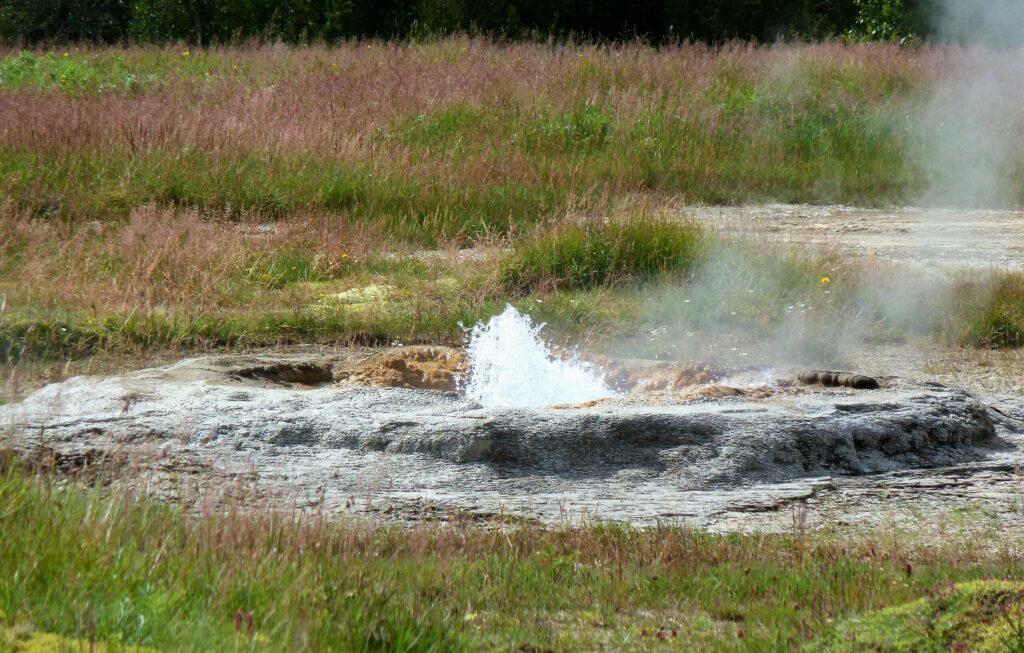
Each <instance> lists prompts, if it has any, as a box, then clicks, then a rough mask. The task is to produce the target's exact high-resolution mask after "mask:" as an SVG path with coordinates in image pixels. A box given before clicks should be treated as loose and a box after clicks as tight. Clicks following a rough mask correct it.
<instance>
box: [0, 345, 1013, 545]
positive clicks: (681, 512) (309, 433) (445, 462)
mask: <svg viewBox="0 0 1024 653" xmlns="http://www.w3.org/2000/svg"><path fill="white" fill-rule="evenodd" d="M401 358H403V357H401V356H398V357H397V358H396V356H394V355H392V354H389V353H388V352H383V353H378V354H376V355H375V356H374V357H370V358H367V357H366V356H365V354H363V355H360V354H359V353H357V352H342V353H339V354H338V355H336V356H316V357H309V356H305V357H304V356H293V357H251V356H228V357H211V358H201V359H190V360H186V361H182V362H180V363H177V364H175V365H171V366H168V367H163V368H156V369H151V370H143V371H140V372H136V373H132V374H127V375H123V376H117V377H109V378H89V377H77V378H73V379H70V380H68V381H66V382H64V383H61V384H55V385H51V386H48V387H46V388H44V389H42V390H40V391H38V392H37V393H35V394H33V395H31V396H30V397H28V398H27V399H26V400H25V401H24V402H22V403H21V404H15V405H11V406H6V407H0V420H2V424H3V425H4V428H5V429H6V430H7V432H8V434H9V440H10V442H11V444H12V446H13V447H14V449H15V450H16V452H17V453H18V454H19V455H21V456H23V457H25V458H29V459H40V460H42V459H49V460H50V461H52V464H54V465H57V466H59V467H64V468H69V469H81V468H83V467H88V466H93V467H97V466H105V467H108V468H109V467H112V466H113V467H115V468H116V470H117V471H116V473H117V474H118V475H119V476H120V477H121V478H123V479H135V481H136V482H138V483H142V482H145V483H146V484H148V487H150V488H153V489H154V491H156V492H158V493H162V494H166V495H168V496H173V497H175V498H183V499H189V496H185V495H190V496H191V497H193V498H194V497H197V496H199V495H203V494H204V493H205V494H208V493H210V492H213V491H219V490H218V489H219V488H230V491H228V492H227V495H229V496H232V497H235V498H239V497H246V498H247V500H249V499H255V498H261V497H276V498H277V499H283V500H285V501H289V502H295V503H297V504H298V505H319V506H322V507H325V508H327V509H328V510H331V511H371V512H374V511H379V510H391V511H392V512H396V513H397V514H399V515H411V514H414V513H417V512H420V511H422V510H424V509H425V507H426V506H429V507H430V508H429V510H431V511H434V512H438V513H439V514H442V515H447V514H453V513H456V512H461V513H464V512H483V513H498V512H503V511H504V512H512V513H518V514H522V515H524V516H527V517H530V518H537V519H541V520H544V521H555V520H560V519H564V518H566V517H569V518H573V517H581V516H583V515H589V516H596V517H599V518H609V519H621V520H626V521H630V522H635V523H651V522H655V521H664V520H683V521H686V522H688V523H692V524H696V525H707V526H713V527H714V526H719V527H724V528H729V527H751V526H753V527H757V526H758V525H768V526H772V525H773V524H775V523H776V522H778V512H779V510H780V506H783V505H786V504H787V503H789V502H793V501H804V500H809V499H810V500H813V499H812V497H814V496H815V495H819V496H820V494H821V492H822V491H823V490H824V489H827V488H835V487H840V486H842V485H843V484H844V483H846V484H849V483H858V482H864V481H865V479H872V480H873V481H877V480H878V479H881V478H884V477H885V476H884V475H886V474H888V475H890V476H891V477H892V478H903V479H904V481H905V479H906V477H907V474H917V475H919V476H920V475H921V474H924V475H925V476H927V475H928V474H937V475H940V476H941V475H943V474H945V475H947V476H948V474H949V473H950V471H949V470H951V469H952V470H970V469H977V470H982V471H984V470H989V472H991V469H993V466H995V467H996V468H998V469H1002V470H1004V471H1007V473H1010V472H1009V471H1008V470H1011V469H1012V468H1013V465H1014V464H1015V463H1014V461H1024V456H1022V454H1021V445H1022V444H1024V438H1022V437H1021V433H1022V428H1021V423H1020V422H1019V421H1018V420H1019V418H1020V416H1021V415H1022V414H1024V411H1022V410H1021V402H1019V401H1018V400H1015V399H1013V398H1001V399H998V398H992V397H989V398H981V397H977V396H974V395H971V394H969V393H966V392H963V391H960V390H957V389H953V388H948V387H944V386H941V385H938V384H929V383H923V382H916V381H909V380H901V379H884V380H883V381H882V383H881V384H880V385H881V387H880V388H878V389H856V388H849V387H841V386H836V387H826V386H824V385H805V384H802V383H799V382H797V381H796V379H795V378H789V377H786V376H780V377H778V378H777V379H776V380H775V381H774V382H772V383H769V384H767V385H758V386H757V387H756V388H755V390H756V392H755V391H745V390H742V389H739V390H737V391H735V392H728V391H723V390H722V388H727V389H728V388H731V386H723V385H720V384H719V385H712V384H710V383H707V381H708V380H710V379H711V378H713V377H715V376H716V375H708V376H706V377H701V376H700V375H696V376H695V378H700V379H701V380H700V381H695V382H694V385H693V386H691V387H688V388H685V387H684V388H679V387H670V388H668V389H667V390H666V385H665V384H658V387H659V389H660V391H661V392H660V394H659V393H651V392H643V393H639V394H624V395H622V396H619V397H616V398H612V399H607V400H601V401H596V402H589V403H587V404H583V405H576V406H555V407H540V408H529V409H487V408H483V407H481V406H480V405H479V404H477V403H475V402H473V401H471V400H468V399H466V398H464V397H463V396H461V395H460V394H459V393H457V392H455V391H452V390H451V389H450V387H449V383H450V382H451V379H452V378H453V376H454V375H457V374H458V365H459V360H460V359H459V358H458V356H451V357H449V356H448V354H446V353H445V352H440V353H438V352H434V353H433V354H431V355H429V356H427V357H424V356H423V355H420V354H417V355H413V356H410V357H406V358H408V360H402V361H399V362H396V360H398V359H401ZM438 360H441V361H442V363H443V364H436V362H437V361H438ZM373 361H377V363H381V362H382V361H383V366H381V365H377V364H376V363H374V362H373ZM445 361H447V362H445ZM634 367H635V366H634ZM396 368H397V369H396ZM617 369H618V371H619V374H620V376H621V375H622V371H621V366H620V367H619V368H617ZM381 370H391V371H392V372H394V374H390V375H389V374H380V373H379V372H380V371H381ZM627 376H628V375H627ZM359 379H364V380H367V382H368V383H369V384H370V385H360V384H359V383H358V381H359ZM381 379H385V380H384V381H382V380H381ZM387 379H390V380H387ZM395 385H397V386H403V387H391V386H395ZM429 388H443V389H429ZM734 390H736V389H735V388H734ZM926 470H935V471H933V472H928V471H926ZM942 470H945V471H942ZM964 473H967V474H969V473H970V472H969V471H965V472H964ZM979 473H980V472H979ZM879 475H882V476H879ZM925 484H926V485H927V483H925ZM183 488H190V489H187V490H186V489H183ZM854 508H856V506H853V507H851V508H850V509H849V510H847V511H846V512H847V513H850V512H851V511H853V510H854ZM762 513H763V514H764V515H765V517H764V518H763V519H758V518H755V517H752V515H758V514H762ZM773 513H775V514H774V515H773ZM737 515H743V518H742V519H740V518H737ZM776 525H777V524H776Z"/></svg>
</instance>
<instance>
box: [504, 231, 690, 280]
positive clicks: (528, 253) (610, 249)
mask: <svg viewBox="0 0 1024 653" xmlns="http://www.w3.org/2000/svg"><path fill="white" fill-rule="evenodd" d="M702 245H703V233H702V231H701V229H700V227H698V226H697V225H695V224H689V223H684V222H680V221H678V220H676V221H673V220H671V219H668V218H666V217H659V216H657V215H645V214H643V213H635V214H633V215H631V216H629V217H626V218H624V219H623V218H612V219H609V220H597V221H566V222H563V223H562V224H560V225H556V226H555V227H553V228H552V227H548V228H541V229H538V230H537V232H536V233H535V234H534V235H533V236H532V237H529V238H527V239H525V240H523V241H521V242H519V243H517V245H516V247H515V248H514V250H513V252H512V254H511V255H510V256H509V257H508V258H507V259H506V260H505V261H504V262H503V264H502V269H501V271H500V273H499V274H500V278H501V282H502V284H503V286H504V287H505V288H506V289H507V290H508V291H510V292H512V293H520V294H521V293H525V292H530V291H536V290H538V289H544V290H546V291H552V290H557V289H560V288H561V289H565V290H578V289H585V288H591V287H594V286H602V285H603V286H612V285H623V284H628V283H638V282H644V281H650V280H651V279H654V278H656V277H658V276H659V275H670V274H671V275H674V276H675V278H677V279H678V278H681V275H684V274H685V273H686V272H688V271H690V272H692V271H693V270H694V269H695V268H696V267H697V265H698V264H699V262H700V257H701V254H702V252H701V249H702Z"/></svg>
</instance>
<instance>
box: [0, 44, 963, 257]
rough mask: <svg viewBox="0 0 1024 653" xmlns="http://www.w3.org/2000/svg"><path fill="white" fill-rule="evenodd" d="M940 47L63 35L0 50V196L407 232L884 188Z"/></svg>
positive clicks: (905, 177) (34, 208)
mask: <svg viewBox="0 0 1024 653" xmlns="http://www.w3.org/2000/svg"><path fill="white" fill-rule="evenodd" d="M947 65H948V62H947V61H946V58H945V57H944V53H943V52H942V51H941V50H938V49H930V48H920V49H900V48H898V47H896V46H891V45H885V44H872V45H848V44H841V43H829V44H821V45H776V46H764V47H756V46H750V45H743V44H733V45H728V46H725V47H722V48H709V47H706V46H702V45H692V44H691V45H680V46H673V47H666V48H663V49H659V50H654V49H650V48H646V47H642V46H638V45H621V46H609V47H597V46H582V47H547V46H540V45H494V44H491V43H488V42H486V41H483V40H474V39H465V38H453V39H448V40H443V41H437V42H429V43H423V44H414V45H398V44H383V43H378V42H368V43H360V44H346V45H342V46H340V47H337V48H330V49H328V48H321V47H312V48H303V49H292V48H283V47H271V46H266V47H243V48H214V49H209V50H196V49H193V50H182V49H180V48H178V49H169V48H165V49H160V48H154V47H144V48H140V47H135V48H128V49H84V50H79V49H72V50H70V51H69V52H68V56H67V57H65V56H64V53H63V52H60V51H58V52H53V53H43V52H38V53H34V54H32V53H30V54H25V53H20V54H19V53H16V52H13V51H12V52H9V54H8V56H7V57H6V58H3V59H0V71H4V72H3V74H0V115H2V116H3V117H4V123H5V130H4V131H3V133H2V134H0V192H2V193H3V194H4V195H5V196H6V197H7V198H8V199H9V201H12V202H13V203H14V204H15V205H16V206H17V207H18V208H20V209H24V210H27V211H30V212H32V213H33V214H37V215H44V216H53V217H60V218H62V219H65V220H70V221H80V220H85V219H100V220H106V219H110V218H112V217H113V218H121V219H123V218H124V217H125V216H126V215H127V214H128V213H129V212H130V210H131V209H132V208H133V207H135V206H137V205H140V204H144V203H146V202H150V201H154V202H158V203H161V204H165V203H176V204H183V205H189V206H194V207H196V208H199V209H201V210H204V211H211V212H214V213H217V212H225V211H255V212H260V213H262V214H265V215H266V216H267V217H268V218H274V217H279V216H282V215H286V214H289V213H291V212H294V211H298V210H318V209H322V210H329V211H332V212H338V213H343V214H345V215H347V216H348V217H349V219H350V220H351V221H353V222H373V223H376V224H382V225H384V226H385V227H386V228H387V230H388V232H389V233H391V234H393V235H395V236H398V237H401V238H405V239H411V240H415V241H419V242H423V243H431V242H437V241H438V240H445V239H451V238H459V239H463V240H467V241H471V240H474V239H476V238H479V237H480V236H487V235H492V234H494V233H506V232H508V231H510V230H515V229H521V228H524V227H529V226H530V225H532V224H534V223H536V222H537V221H538V219H540V218H544V217H547V216H548V215H550V214H551V213H556V214H557V213H558V212H559V211H560V210H562V209H563V208H564V207H565V206H566V204H567V203H570V202H575V203H581V202H583V203H587V202H589V203H591V204H592V206H593V208H595V209H601V208H603V202H604V200H605V199H606V198H607V197H609V196H613V195H618V194H623V193H632V192H653V193H660V194H671V195H674V196H679V197H681V198H684V199H685V200H688V201H695V202H696V201H704V202H729V203H733V202H747V201H765V200H781V201H807V202H851V203H860V204H872V205H874V204H886V203H892V202H900V201H905V200H907V199H908V198H913V197H916V196H917V194H918V193H919V191H920V189H921V187H922V185H923V184H924V183H925V180H924V179H923V178H922V175H921V173H920V171H918V170H916V168H915V165H914V163H913V161H914V157H913V156H911V154H913V152H914V148H915V147H916V143H915V140H914V135H913V132H912V130H909V129H908V127H909V124H908V120H909V118H908V112H907V106H908V105H912V104H913V103H914V102H915V99H916V98H917V97H918V96H919V95H920V94H922V93H924V92H926V90H927V88H928V86H929V84H930V83H931V82H932V81H933V80H935V79H937V78H939V77H941V76H942V75H943V71H944V70H945V67H946V66H947Z"/></svg>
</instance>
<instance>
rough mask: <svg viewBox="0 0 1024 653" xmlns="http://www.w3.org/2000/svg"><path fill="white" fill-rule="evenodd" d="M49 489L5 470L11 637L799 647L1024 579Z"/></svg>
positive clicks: (689, 534) (299, 644) (400, 645)
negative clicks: (926, 602)
mask: <svg viewBox="0 0 1024 653" xmlns="http://www.w3.org/2000/svg"><path fill="white" fill-rule="evenodd" d="M54 480H55V479H49V478H41V479H37V478H33V477H32V476H29V475H26V474H25V473H23V472H19V471H15V470H8V471H6V472H4V474H3V476H0V506H3V508H2V509H0V535H2V537H0V615H3V616H2V617H0V621H2V625H3V627H5V628H16V627H19V624H20V625H21V626H20V627H21V628H22V629H23V630H34V631H41V632H51V633H55V634H58V635H61V636H65V637H69V638H78V639H86V638H87V637H88V636H89V630H90V628H92V629H94V637H95V639H96V640H98V641H101V642H107V643H121V644H123V645H139V646H147V647H152V648H155V649H158V650H164V651H172V650H190V651H202V650H328V649H331V650H363V651H458V650H513V649H515V648H516V647H524V648H525V647H534V648H535V649H537V650H549V649H550V650H555V651H563V650H564V651H570V650H580V649H593V648H613V649H615V648H636V647H641V646H642V647H644V648H654V649H655V650H658V649H659V648H666V649H667V648H683V649H688V650H692V649H694V648H702V649H709V650H722V651H730V650H736V651H741V650H742V651H749V650H755V651H759V650H777V649H779V648H785V649H789V650H792V649H794V648H798V647H799V646H800V645H801V644H802V643H806V642H808V641H810V640H812V639H814V638H816V637H825V636H828V634H829V633H831V632H833V623H832V622H833V621H834V620H842V619H844V618H847V617H850V616H851V615H855V614H859V613H862V612H866V611H869V610H873V609H876V608H877V607H878V606H879V605H882V604H884V605H886V606H891V605H899V604H903V603H906V602H909V601H913V600H915V599H918V598H921V597H924V596H927V593H928V591H929V590H930V589H931V588H932V587H934V586H935V585H936V584H937V583H939V582H940V581H946V580H952V581H956V582H961V581H969V580H976V579H980V578H984V577H989V576H995V577H1005V578H1020V575H1021V573H1022V566H1021V562H1020V560H1019V558H1017V557H1015V556H1013V555H1009V554H1004V553H998V552H996V553H984V552H983V548H969V547H968V548H965V547H963V546H962V543H960V542H956V543H954V542H949V543H948V548H947V547H945V546H939V547H938V548H929V549H914V548H908V547H904V546H902V545H900V543H899V542H900V539H899V538H898V537H893V536H892V534H879V535H878V536H875V535H872V534H865V535H864V536H863V537H858V538H854V539H850V538H842V539H835V540H833V539H830V538H829V537H828V536H826V535H768V536H765V535H712V534H707V533H701V532H695V531H690V530H686V529H680V528H670V527H662V528H656V529H635V528H629V527H623V526H615V525H592V526H589V527H585V528H553V529H541V528H538V527H534V526H529V525H526V526H521V527H516V528H513V529H511V530H498V531H494V530H478V529H476V528H473V527H469V526H438V525H430V524H429V523H424V524H421V525H419V526H417V527H415V528H414V529H412V530H402V529H397V528H391V527H387V526H380V525H370V524H368V523H363V522H360V521H357V520H344V519H342V520H336V519H332V518H328V517H327V516H326V515H320V514H308V513H307V514H304V515H302V514H297V513H292V514H281V513H273V512H270V511H267V510H265V509H256V510H255V511H248V512H241V511H235V510H232V511H228V512H219V511H214V512H209V513H204V514H200V515H191V516H190V515H188V514H185V513H183V512H182V511H181V510H180V509H177V508H173V507H169V506H167V505H164V504H160V503H155V502H151V501H148V500H144V499H132V498H129V497H125V496H123V495H119V494H118V493H116V492H111V491H109V490H102V489H92V490H82V489H76V487H75V486H73V485H65V484H61V483H55V482H54ZM954 555H955V556H956V562H955V563H954V562H953V556H954ZM908 557H909V558H912V559H913V560H914V572H913V574H912V575H910V576H909V577H908V576H907V574H906V573H905V570H904V566H905V564H904V560H906V559H908ZM249 613H251V614H252V621H253V628H252V631H251V632H250V631H249V628H248V626H247V623H246V621H245V619H246V615H247V614H249ZM236 615H239V616H237V617H236ZM659 629H661V631H662V636H663V637H664V638H665V641H662V640H661V639H659V636H658V635H657V633H658V631H659ZM2 630H3V629H2V628H0V632H2Z"/></svg>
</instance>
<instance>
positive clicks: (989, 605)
mask: <svg viewBox="0 0 1024 653" xmlns="http://www.w3.org/2000/svg"><path fill="white" fill-rule="evenodd" d="M807 650H814V651H834V652H840V651H878V652H880V653H882V652H885V653H888V652H892V653H897V652H904V651H906V652H908V653H909V652H911V651H978V652H988V651H991V652H995V651H1002V652H1006V653H1011V652H1018V651H1024V582H1011V581H1000V580H990V581H975V582H970V583H961V584H958V585H954V584H952V583H948V584H941V585H938V586H936V587H935V588H933V589H932V590H930V591H929V592H928V594H927V596H926V597H925V598H922V599H919V600H917V601H914V602H913V603H907V604H904V605H899V606H894V607H891V608H885V609H883V610H878V611H876V612H871V613H868V614H867V615H862V616H857V617H851V618H849V619H847V620H845V621H843V622H841V623H840V624H839V625H838V626H837V627H836V628H835V631H834V632H833V633H832V634H831V635H830V636H829V637H827V638H825V639H823V640H820V641H818V642H816V643H815V644H814V645H813V646H811V647H810V648H809V649H807Z"/></svg>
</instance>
